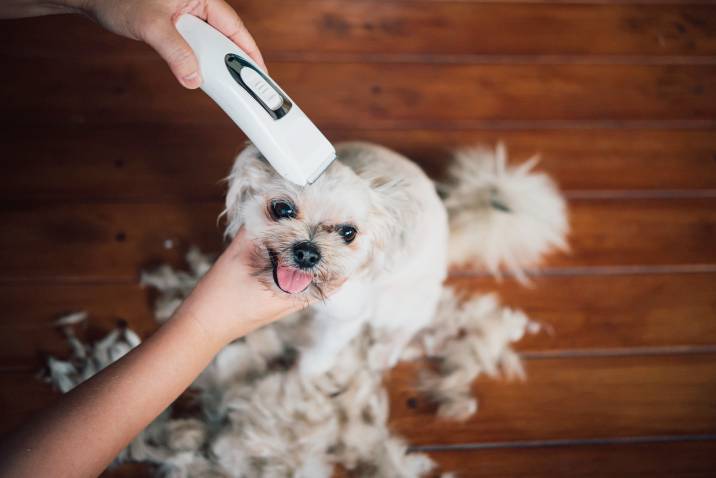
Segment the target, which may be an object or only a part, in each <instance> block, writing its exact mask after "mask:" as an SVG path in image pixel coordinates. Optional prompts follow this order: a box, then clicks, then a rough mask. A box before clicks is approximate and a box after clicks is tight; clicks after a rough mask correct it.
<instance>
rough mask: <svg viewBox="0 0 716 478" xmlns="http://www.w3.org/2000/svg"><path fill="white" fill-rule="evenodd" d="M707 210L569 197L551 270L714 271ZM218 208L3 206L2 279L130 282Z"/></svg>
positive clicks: (697, 202)
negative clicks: (563, 235)
mask: <svg viewBox="0 0 716 478" xmlns="http://www.w3.org/2000/svg"><path fill="white" fill-rule="evenodd" d="M714 206H716V198H702V199H668V200H666V199H649V200H644V199H635V200H626V199H625V200H621V201H611V200H605V201H602V200H576V199H575V200H572V201H571V212H570V216H571V223H572V230H573V233H572V234H571V236H570V244H571V247H572V253H571V254H570V255H565V254H561V255H555V256H554V257H552V258H550V259H549V261H548V264H549V268H550V270H555V271H560V270H563V269H566V270H564V271H563V272H567V273H569V272H570V271H573V272H574V270H575V268H576V269H577V272H579V273H583V272H584V270H585V268H587V269H588V268H590V267H600V268H607V269H609V268H614V267H616V268H619V267H621V266H634V267H642V266H665V267H671V266H675V265H676V266H678V265H689V266H695V267H701V266H712V265H713V264H714V263H716V249H714V247H713V244H714V243H715V241H716V207H714ZM221 210H222V205H221V204H219V203H213V202H210V203H184V204H176V203H92V204H83V203H71V202H69V203H50V204H48V203H38V204H34V203H23V204H18V203H8V202H6V203H4V204H3V206H2V207H0V223H2V224H3V231H2V234H0V262H2V263H3V264H4V267H3V270H2V272H1V273H0V280H4V281H14V280H33V281H55V280H60V279H61V280H83V281H85V282H86V281H90V280H113V281H116V280H121V281H132V282H133V281H135V280H136V278H137V274H138V271H139V270H140V269H141V268H142V267H143V266H145V265H147V264H150V263H153V262H158V261H168V262H171V263H176V262H177V261H178V260H179V259H180V254H179V253H178V252H177V250H186V247H188V245H189V244H196V245H198V246H199V247H201V248H202V249H203V250H206V251H218V250H219V248H220V244H221V229H220V227H219V225H217V216H218V214H219V213H220V212H221ZM167 241H170V242H169V243H167ZM167 244H169V245H170V246H173V247H172V248H171V249H169V250H167V249H166V245H167Z"/></svg>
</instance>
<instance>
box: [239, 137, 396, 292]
mask: <svg viewBox="0 0 716 478" xmlns="http://www.w3.org/2000/svg"><path fill="white" fill-rule="evenodd" d="M229 181H230V185H229V191H228V193H227V200H226V212H227V216H228V226H227V234H228V235H229V236H234V235H235V234H236V233H237V232H238V230H239V228H242V227H243V228H245V229H246V231H247V235H248V237H249V239H250V240H252V241H253V242H254V244H255V245H256V252H255V254H254V258H253V261H252V267H253V268H254V270H255V273H256V275H257V276H258V277H259V279H260V280H261V281H262V282H263V283H264V284H265V285H267V286H269V287H276V288H278V289H280V290H281V291H283V292H285V293H289V294H312V295H314V296H319V297H322V296H323V291H324V290H326V289H330V288H331V286H333V285H337V284H339V283H341V282H343V281H345V280H349V279H351V278H353V277H356V276H358V275H361V274H370V273H372V272H375V270H376V268H378V267H380V262H381V259H380V257H381V256H383V255H384V254H381V253H380V252H381V251H382V250H384V248H385V246H386V242H387V241H386V237H387V236H389V235H390V234H392V232H391V226H390V222H391V221H390V218H389V216H390V215H389V213H388V211H387V209H386V208H385V207H383V204H381V203H382V202H383V200H384V198H383V197H382V196H381V194H380V193H379V192H378V191H376V190H375V189H374V188H373V187H372V186H371V184H370V183H369V181H366V180H364V179H363V178H360V177H359V176H358V175H356V174H355V173H354V172H353V171H352V170H351V169H350V168H348V167H347V166H345V165H343V164H340V163H339V162H338V161H336V162H334V163H333V164H332V165H331V166H330V167H329V168H328V170H326V172H325V173H324V174H323V175H322V176H321V177H320V178H319V179H318V180H317V181H316V182H315V183H314V184H313V185H311V186H308V187H299V186H296V185H294V184H292V183H290V182H288V181H286V180H285V179H283V178H281V177H280V176H279V175H278V174H277V173H276V172H274V171H273V169H272V168H271V167H270V166H269V165H268V163H266V162H265V160H263V158H261V156H260V153H258V151H257V150H256V149H255V147H253V146H249V147H248V148H246V149H245V150H244V151H243V152H242V153H241V154H240V155H239V157H238V159H237V161H236V164H235V166H234V170H233V171H232V175H231V176H230V178H229ZM393 227H394V226H393Z"/></svg>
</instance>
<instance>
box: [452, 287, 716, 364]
mask: <svg viewBox="0 0 716 478" xmlns="http://www.w3.org/2000/svg"><path fill="white" fill-rule="evenodd" d="M449 284H450V285H452V286H454V287H455V288H456V289H457V290H458V291H460V292H461V293H464V294H466V296H468V297H469V296H473V295H477V294H480V293H485V292H488V291H489V292H496V293H497V294H498V296H499V297H500V299H501V301H502V303H503V304H505V305H508V306H510V307H514V308H518V309H522V310H524V311H525V312H526V313H527V315H528V316H530V317H531V318H532V319H533V320H536V321H538V322H540V323H541V324H543V326H544V331H543V332H541V333H539V334H536V335H527V336H526V337H525V338H524V339H523V340H521V341H520V342H519V343H518V345H517V349H518V350H520V351H522V352H546V351H551V352H557V351H585V352H587V353H588V352H589V351H590V350H603V351H605V352H609V350H614V349H631V350H633V349H642V348H644V349H648V348H654V347H658V348H661V347H663V348H668V347H679V346H713V345H716V320H714V319H716V294H714V290H716V274H709V273H706V274H634V275H631V274H627V275H616V276H576V277H560V276H550V277H538V278H536V279H535V280H534V283H533V284H532V286H531V287H529V288H527V287H523V286H521V285H519V284H517V283H515V282H514V281H509V280H508V281H503V282H501V283H496V282H495V281H494V280H490V279H479V278H458V277H455V278H452V279H450V281H449ZM634 353H639V352H638V350H634Z"/></svg>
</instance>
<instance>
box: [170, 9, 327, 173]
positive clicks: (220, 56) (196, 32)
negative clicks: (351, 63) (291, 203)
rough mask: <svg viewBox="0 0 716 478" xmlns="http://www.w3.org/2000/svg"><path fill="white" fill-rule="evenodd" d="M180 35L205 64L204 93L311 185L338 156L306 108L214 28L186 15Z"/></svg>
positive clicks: (280, 165)
mask: <svg viewBox="0 0 716 478" xmlns="http://www.w3.org/2000/svg"><path fill="white" fill-rule="evenodd" d="M176 27H177V30H178V31H179V33H180V34H181V36H183V37H184V39H185V40H186V41H187V43H189V46H191V48H192V50H194V54H195V55H196V57H197V59H198V61H199V68H200V70H201V76H202V79H203V83H202V85H201V89H202V90H204V92H205V93H206V94H207V95H209V96H210V97H211V99H213V100H214V101H215V102H216V104H218V105H219V106H220V107H221V109H222V110H224V112H226V114H227V115H229V117H230V118H231V119H232V120H233V121H234V123H236V124H237V125H238V127H239V128H241V130H242V131H243V132H244V133H246V136H248V138H249V139H250V140H251V141H252V142H253V143H254V144H255V145H256V147H257V148H258V149H259V151H261V154H263V155H264V157H265V158H266V159H267V160H268V162H269V163H270V164H271V166H273V168H274V169H275V170H276V172H278V173H279V174H280V175H281V176H283V177H284V178H286V179H287V180H289V181H291V182H292V183H295V184H298V185H300V186H304V185H306V184H311V183H312V182H314V181H315V180H316V179H318V177H319V176H320V175H321V173H323V171H325V169H326V168H327V167H328V166H329V165H330V164H331V163H332V162H333V160H334V159H335V158H336V150H335V149H334V148H333V145H331V143H330V142H328V140H327V139H326V137H325V136H323V134H322V133H321V132H320V131H319V130H318V128H316V126H315V125H314V124H313V123H312V122H311V120H309V119H308V117H307V116H306V115H305V114H304V113H303V111H301V108H299V107H298V105H297V104H296V103H295V102H294V101H293V100H291V98H289V96H288V95H287V94H286V93H284V91H283V90H282V89H281V88H280V87H279V86H278V85H277V84H276V82H274V81H273V80H272V79H271V78H270V77H269V76H268V75H267V74H266V73H264V72H263V71H261V69H260V68H259V67H258V66H257V65H256V64H255V63H254V62H253V61H252V60H251V58H249V56H248V55H247V54H246V53H245V52H244V51H242V50H241V49H240V48H239V47H238V46H236V44H235V43H234V42H232V41H231V40H229V39H228V38H226V37H225V36H224V35H222V34H221V33H219V32H218V31H217V30H215V29H214V28H213V27H211V26H210V25H209V24H208V23H206V22H204V21H202V20H200V19H198V18H197V17H194V16H192V15H182V16H181V17H179V20H178V21H177V23H176Z"/></svg>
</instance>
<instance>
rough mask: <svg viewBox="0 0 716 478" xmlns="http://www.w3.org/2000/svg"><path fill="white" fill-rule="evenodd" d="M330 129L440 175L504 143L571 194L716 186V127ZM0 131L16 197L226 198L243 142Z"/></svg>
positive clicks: (168, 134)
mask: <svg viewBox="0 0 716 478" xmlns="http://www.w3.org/2000/svg"><path fill="white" fill-rule="evenodd" d="M324 133H325V134H326V135H327V136H328V137H329V138H330V139H331V140H332V141H344V140H366V141H373V142H377V143H379V144H383V145H386V146H388V147H392V148H394V149H396V150H397V151H400V152H402V153H403V154H405V155H407V156H408V157H410V158H411V159H413V160H415V161H416V162H417V163H418V164H419V165H420V166H422V167H423V168H424V169H425V170H426V171H427V172H428V173H429V174H430V175H431V176H433V177H436V178H440V177H442V176H443V174H444V172H445V169H446V167H447V165H448V164H449V163H450V160H449V158H450V154H451V151H452V150H454V149H456V148H461V147H471V146H474V145H476V144H481V145H487V146H492V145H494V144H496V143H497V142H498V141H503V142H504V143H505V144H506V145H507V147H508V150H509V154H510V157H511V160H512V162H513V163H514V164H519V163H521V162H522V161H525V160H526V159H528V158H530V157H532V156H533V155H535V154H537V153H540V157H541V160H540V164H539V169H540V170H542V171H545V172H547V173H549V174H550V176H552V177H553V178H554V179H555V180H556V181H557V183H558V184H559V185H560V187H561V188H562V189H563V190H565V191H566V193H567V194H573V193H575V192H577V193H592V194H597V193H601V194H604V195H618V194H623V193H624V191H631V192H632V194H657V195H658V194H663V192H664V191H666V192H667V193H669V192H676V193H679V192H681V193H686V194H698V193H700V192H701V191H699V190H707V192H708V191H714V190H716V131H714V130H696V131H684V130H682V131H678V130H667V131H655V130H619V129H616V130H602V131H598V130H597V131H595V130H586V131H582V130H557V131H529V130H522V131H520V130H507V131H485V130H454V131H435V130H375V129H369V130H356V129H348V130H334V129H332V130H326V131H324ZM38 137H41V138H42V139H43V140H42V141H38ZM0 138H1V139H0V141H2V142H4V143H6V146H5V154H4V155H2V156H1V157H0V175H2V176H4V177H12V181H7V182H6V183H5V184H4V185H3V188H2V190H0V198H3V199H6V200H16V201H17V200H19V199H23V198H26V199H28V200H35V201H36V200H39V199H47V200H57V199H60V200H61V199H72V200H75V201H77V200H87V201H95V200H103V201H105V200H113V201H120V200H158V199H173V200H174V199H176V200H181V201H188V200H204V199H214V200H219V201H220V200H222V196H223V193H224V189H225V185H224V183H223V182H222V181H221V178H223V177H225V176H226V175H227V174H228V172H229V170H230V168H231V165H232V163H233V158H234V157H235V155H236V154H237V152H238V151H239V150H240V149H241V148H242V145H243V141H244V138H243V136H242V135H241V134H240V132H239V130H238V129H237V128H235V127H234V126H232V125H225V126H220V127H215V126H210V125H195V126H188V125H178V126H170V125H162V124H155V125H149V126H146V125H145V126H141V125H126V126H120V127H112V126H108V127H102V126H82V125H74V126H71V125H66V126H56V127H54V126H53V127H40V128H24V127H9V128H7V129H5V130H3V131H0ZM127 138H132V140H131V141H128V140H127ZM585 144H587V145H588V147H586V148H585ZM688 190H690V191H688Z"/></svg>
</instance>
